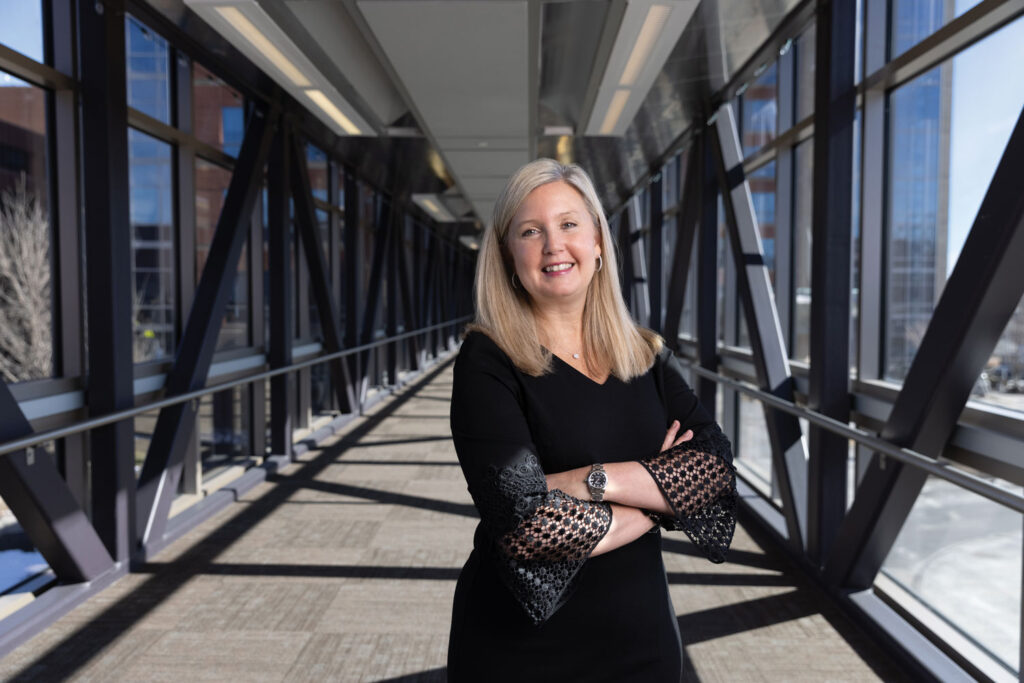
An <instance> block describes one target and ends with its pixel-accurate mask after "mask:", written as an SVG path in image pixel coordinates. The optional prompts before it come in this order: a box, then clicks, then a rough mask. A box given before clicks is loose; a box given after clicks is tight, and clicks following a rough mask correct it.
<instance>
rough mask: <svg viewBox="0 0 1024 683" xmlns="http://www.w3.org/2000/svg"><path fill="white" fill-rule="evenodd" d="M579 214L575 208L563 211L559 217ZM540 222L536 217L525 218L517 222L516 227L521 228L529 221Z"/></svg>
mask: <svg viewBox="0 0 1024 683" xmlns="http://www.w3.org/2000/svg"><path fill="white" fill-rule="evenodd" d="M578 214H579V212H578V211H576V210H575V209H569V210H568V211H563V212H562V213H560V214H558V216H557V218H565V217H566V216H571V217H573V218H575V217H576V216H577V215H578ZM539 222H540V221H539V220H538V219H536V218H527V219H525V220H521V221H519V222H518V223H516V225H515V227H516V228H521V227H523V226H524V225H526V224H528V223H539Z"/></svg>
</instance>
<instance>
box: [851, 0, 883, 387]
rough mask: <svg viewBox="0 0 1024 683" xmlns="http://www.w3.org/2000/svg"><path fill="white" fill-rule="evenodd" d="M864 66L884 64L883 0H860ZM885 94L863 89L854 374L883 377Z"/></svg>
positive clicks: (873, 377)
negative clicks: (855, 365) (858, 324)
mask: <svg viewBox="0 0 1024 683" xmlns="http://www.w3.org/2000/svg"><path fill="white" fill-rule="evenodd" d="M865 1H866V2H867V5H866V7H865V12H866V15H865V24H866V25H865V29H864V65H865V70H866V71H872V70H875V69H877V68H879V67H880V66H881V65H883V64H884V63H885V58H886V52H887V48H886V43H887V31H888V28H887V17H888V0H865ZM886 97H887V95H886V94H885V93H884V92H883V91H881V90H869V91H867V92H866V93H865V94H864V113H863V118H862V128H861V130H862V134H861V197H860V199H861V214H860V215H861V233H860V291H859V295H858V296H859V301H858V305H859V307H860V312H859V321H860V329H859V330H858V332H857V334H858V341H857V347H858V356H859V357H858V359H857V377H858V378H859V379H880V378H881V377H882V376H883V368H882V363H883V361H882V358H883V352H884V348H883V345H882V339H883V332H884V330H885V307H884V305H883V301H884V292H885V282H886V276H885V261H884V254H885V230H884V225H885V214H886V204H887V202H888V199H887V196H886V195H887V193H886V187H885V184H886V165H887V164H886V149H887V148H888V139H887V137H888V136H887V134H886Z"/></svg>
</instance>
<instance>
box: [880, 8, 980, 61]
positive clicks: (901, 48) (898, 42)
mask: <svg viewBox="0 0 1024 683" xmlns="http://www.w3.org/2000/svg"><path fill="white" fill-rule="evenodd" d="M979 2H981V0H892V1H891V2H890V5H889V6H890V16H891V19H890V24H889V50H890V54H891V57H897V56H899V55H901V54H903V53H904V52H906V51H907V50H908V49H909V48H911V47H913V46H914V45H916V44H918V43H919V42H921V41H922V40H923V39H925V38H927V37H928V36H930V35H931V34H933V33H935V32H936V31H937V30H939V29H940V28H942V26H944V25H945V24H946V23H947V22H949V21H950V20H951V19H955V18H956V17H958V16H960V15H961V14H963V13H964V12H966V11H967V10H969V9H971V8H972V7H974V6H975V5H977V4H978V3H979Z"/></svg>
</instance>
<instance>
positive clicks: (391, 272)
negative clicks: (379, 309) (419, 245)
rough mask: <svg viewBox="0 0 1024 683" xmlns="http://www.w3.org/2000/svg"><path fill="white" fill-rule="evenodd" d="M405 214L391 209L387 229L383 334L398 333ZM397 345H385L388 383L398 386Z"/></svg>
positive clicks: (392, 335) (398, 209) (395, 208)
mask: <svg viewBox="0 0 1024 683" xmlns="http://www.w3.org/2000/svg"><path fill="white" fill-rule="evenodd" d="M404 223H405V214H404V212H403V211H402V209H401V207H400V206H393V207H392V209H391V223H390V225H388V226H387V229H388V230H390V231H391V241H390V244H389V245H388V291H387V306H388V312H387V318H386V320H387V323H386V331H385V334H386V335H387V336H389V337H394V336H395V335H396V334H398V259H399V251H400V250H401V248H402V226H403V224H404ZM398 347H399V342H392V343H390V344H388V346H387V367H388V384H390V385H391V386H393V387H397V386H398Z"/></svg>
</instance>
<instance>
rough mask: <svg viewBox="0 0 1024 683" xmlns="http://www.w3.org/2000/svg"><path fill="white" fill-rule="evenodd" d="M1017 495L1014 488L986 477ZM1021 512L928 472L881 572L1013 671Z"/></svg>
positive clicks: (1016, 655) (1017, 657) (1017, 489)
mask: <svg viewBox="0 0 1024 683" xmlns="http://www.w3.org/2000/svg"><path fill="white" fill-rule="evenodd" d="M986 478H987V479H989V480H990V481H991V482H992V483H994V484H996V485H999V486H1001V487H1003V488H1006V489H1007V490H1012V491H1015V492H1016V493H1018V494H1019V493H1020V487H1019V486H1013V485H1011V484H1009V483H1007V482H1003V481H1001V480H996V479H993V478H991V477H986ZM1021 529H1022V525H1021V515H1020V514H1019V513H1017V512H1015V511H1013V510H1011V509H1009V508H1006V507H1003V506H1002V505H999V504H998V503H994V502H992V501H990V500H988V499H986V498H982V497H981V496H979V495H977V494H974V493H971V492H970V491H965V490H964V489H961V488H959V487H958V486H956V485H954V484H951V483H949V482H946V481H943V480H941V479H935V478H933V477H929V479H928V481H927V482H926V483H925V485H924V488H923V489H922V490H921V493H920V495H919V496H918V498H917V501H916V502H915V503H914V507H913V509H912V510H911V512H910V515H909V517H908V518H907V521H906V522H905V523H904V525H903V528H902V529H901V530H900V533H899V536H898V537H897V538H896V543H895V545H893V548H892V550H891V551H890V553H889V556H888V557H887V558H886V560H885V563H884V565H883V566H882V572H883V573H884V574H885V575H886V576H888V578H890V579H892V580H893V581H895V582H896V583H897V584H899V585H900V586H901V587H902V588H903V589H904V590H906V591H907V592H908V593H910V594H911V595H912V596H914V597H915V598H916V599H917V600H919V601H920V602H921V603H922V605H923V606H924V608H925V609H927V610H928V611H930V612H932V613H934V614H935V615H937V616H938V617H939V619H941V620H942V621H943V622H945V623H946V624H948V625H949V626H950V627H952V628H954V629H956V630H957V631H959V632H960V634H961V635H963V636H964V637H966V638H967V639H969V640H970V641H972V642H973V643H974V644H975V645H977V646H978V647H980V648H981V649H982V650H984V651H986V652H987V653H988V654H989V655H990V656H992V657H993V658H994V659H995V660H997V661H998V662H999V663H1001V664H1002V665H1003V666H1004V667H1005V668H1006V669H1008V670H1009V671H1011V672H1012V673H1013V674H1014V677H1016V674H1017V672H1018V670H1019V667H1020V661H1019V660H1020V609H1021V603H1020V596H1021V581H1020V577H1021V549H1022V546H1021Z"/></svg>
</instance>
